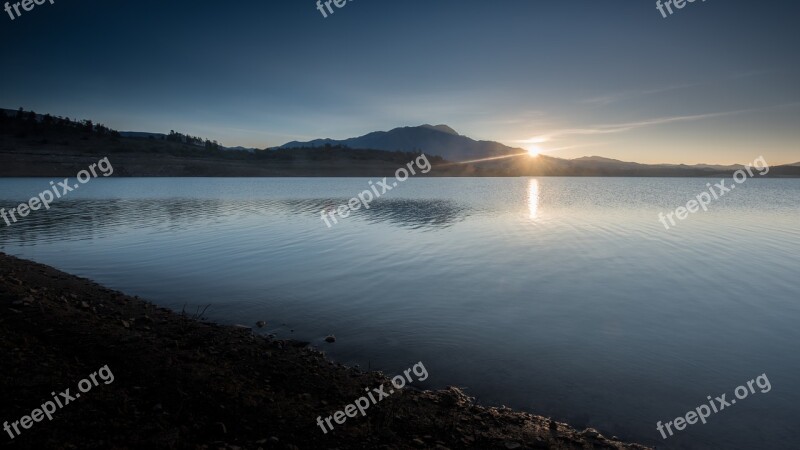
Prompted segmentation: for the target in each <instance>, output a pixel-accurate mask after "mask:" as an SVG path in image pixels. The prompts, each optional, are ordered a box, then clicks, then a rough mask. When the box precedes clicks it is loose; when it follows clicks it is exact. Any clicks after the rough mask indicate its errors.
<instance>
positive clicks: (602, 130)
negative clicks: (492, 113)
mask: <svg viewBox="0 0 800 450" xmlns="http://www.w3.org/2000/svg"><path fill="white" fill-rule="evenodd" d="M798 105H800V103H788V104H784V105H777V106H772V107H766V108H753V109H739V110H734V111H723V112H715V113H707V114H693V115H686V116H671V117H659V118H655V119H648V120H642V121H638V122H626V123H620V124H605V125H594V126H590V127H586V128H566V129H562V130H555V131H551V132H549V133H546V134H542V135H539V136H534V137H532V138H530V139H526V140H524V141H518V142H521V143H541V142H547V141H551V140H554V139H557V138H562V137H565V136H576V135H577V136H586V135H597V134H614V133H624V132H626V131H632V130H635V129H638V128H643V127H651V126H658V125H666V124H671V123H677V122H688V121H695V120H705V119H713V118H717V117H726V116H733V115H737V114H745V113H752V112H761V111H767V110H772V109H780V108H788V107H795V106H798Z"/></svg>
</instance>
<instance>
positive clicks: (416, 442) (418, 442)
mask: <svg viewBox="0 0 800 450" xmlns="http://www.w3.org/2000/svg"><path fill="white" fill-rule="evenodd" d="M411 443H412V444H414V445H416V446H417V447H425V443H424V442H422V439H420V438H414V439H412V440H411Z"/></svg>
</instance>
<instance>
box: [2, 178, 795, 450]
mask: <svg viewBox="0 0 800 450" xmlns="http://www.w3.org/2000/svg"><path fill="white" fill-rule="evenodd" d="M49 181H50V180H49V179H3V180H0V206H5V207H6V208H9V207H12V206H14V205H15V203H18V202H19V201H21V200H23V199H27V198H30V197H31V196H33V195H36V194H37V193H39V192H40V191H42V190H44V189H46V188H47V187H48V186H49V184H48V182H49ZM709 181H714V182H716V181H719V180H707V179H598V178H580V179H576V178H540V179H534V178H513V179H419V180H413V179H412V180H409V181H407V182H405V183H403V184H402V185H401V186H399V187H398V188H396V189H395V190H393V191H392V192H390V193H388V194H386V195H385V196H384V198H383V199H381V200H380V201H379V202H377V203H375V204H374V206H373V207H372V208H371V209H370V210H368V211H364V210H362V211H359V212H357V213H354V214H353V215H351V216H350V217H349V218H347V219H344V220H342V221H341V222H340V223H339V224H338V225H336V226H334V227H333V228H331V229H328V228H327V227H326V226H325V225H324V223H323V222H322V221H321V220H320V214H319V211H320V210H321V209H322V208H324V207H331V206H336V205H338V204H341V203H344V202H346V201H347V199H349V198H350V197H353V196H354V195H356V194H357V193H358V192H360V191H362V190H364V189H366V188H367V187H368V185H367V182H368V180H367V179H354V178H350V179H113V178H112V179H99V180H93V181H91V182H90V183H89V184H87V185H85V186H82V187H81V190H80V191H76V192H72V193H70V194H69V195H68V197H67V198H65V199H64V200H62V201H60V202H59V203H57V204H54V206H53V208H52V209H51V210H50V211H36V212H33V213H31V215H30V216H28V217H27V218H25V219H23V221H21V222H18V223H16V224H14V225H13V226H11V227H5V226H4V223H3V222H0V226H2V227H1V228H0V249H2V251H4V252H7V253H10V254H13V255H17V256H21V257H24V258H29V259H33V260H35V261H38V262H42V263H45V264H50V265H53V266H55V267H58V268H60V269H62V270H65V271H67V272H70V273H73V274H76V275H80V276H85V277H89V278H92V279H94V280H95V281H97V282H99V283H101V284H104V285H107V286H109V287H111V288H114V289H119V290H122V291H125V292H127V293H129V294H132V295H133V294H136V295H140V296H142V297H145V298H147V299H149V300H151V301H154V302H155V303H158V304H161V305H164V306H168V307H172V308H175V309H178V310H180V309H181V308H182V307H183V305H184V304H188V305H189V306H188V307H187V310H193V309H194V308H195V307H196V306H197V305H205V304H211V308H210V309H209V310H208V314H207V315H208V316H209V317H210V318H212V319H215V320H217V321H220V322H225V323H245V324H253V323H254V322H255V321H257V320H262V319H263V320H266V321H267V322H269V325H268V326H267V327H266V328H265V329H264V330H259V332H264V333H274V334H277V335H278V336H279V337H293V338H297V339H301V340H307V341H311V342H312V343H313V344H314V345H316V346H319V347H320V348H323V349H325V350H326V351H327V352H328V353H329V354H330V355H331V356H332V357H333V358H334V359H336V360H339V361H342V362H346V363H350V364H360V365H361V366H362V367H364V368H366V367H368V366H369V367H372V368H373V369H375V368H378V369H383V370H385V371H387V372H398V371H401V370H403V369H405V368H407V367H410V364H412V363H414V362H417V361H423V362H424V363H425V365H426V367H427V368H428V371H429V373H430V378H429V379H428V381H427V382H426V383H427V384H425V386H426V387H430V388H437V387H443V386H446V385H457V386H463V387H465V388H466V389H467V392H468V393H469V394H470V395H473V396H477V397H479V401H480V402H482V403H487V404H497V405H499V404H505V405H508V406H511V407H515V408H520V409H525V410H529V411H533V412H536V413H541V414H545V415H551V416H554V417H556V418H558V419H562V420H567V421H570V422H571V423H573V424H574V425H576V426H592V427H596V428H599V429H600V430H601V431H603V432H605V433H607V434H609V435H618V436H620V437H622V438H624V439H629V440H636V441H639V442H644V443H650V444H657V445H658V446H659V448H719V449H753V448H769V449H789V448H797V440H798V437H797V435H796V432H795V429H796V427H797V422H798V419H800V411H799V408H800V352H798V342H800V326H798V320H799V319H800V180H764V179H760V180H759V179H754V180H748V181H747V182H746V183H745V184H743V185H741V186H739V187H738V188H737V189H736V190H735V191H734V192H731V193H730V194H728V195H727V196H726V197H724V198H723V199H721V200H720V201H718V202H716V203H714V204H712V206H711V211H709V212H706V213H703V212H700V213H697V214H694V215H692V216H690V218H689V219H687V220H685V221H684V222H681V223H680V224H678V226H677V227H676V228H674V229H672V230H670V231H666V230H665V229H664V227H663V226H662V225H661V224H660V223H659V222H658V220H657V213H658V212H660V211H664V212H667V211H669V210H672V209H674V208H676V207H678V206H681V205H684V204H685V203H686V202H687V201H688V200H690V199H691V198H693V197H695V196H696V195H697V194H699V193H700V192H703V191H704V190H705V189H706V186H705V185H706V183H707V182H709ZM284 324H285V325H284ZM291 330H294V331H293V332H292V331H291ZM329 333H334V334H335V335H336V336H337V338H338V340H337V342H336V343H335V344H333V345H330V344H325V343H324V342H323V338H324V337H325V336H326V335H327V334H329ZM762 373H766V374H767V376H768V377H769V381H770V382H771V385H772V390H771V391H770V392H769V393H765V394H762V393H757V394H754V395H751V396H750V397H748V398H747V399H745V400H740V401H739V402H738V403H737V404H736V405H733V406H732V407H729V408H726V409H725V410H724V411H720V412H719V413H718V414H714V415H712V417H711V418H710V419H709V423H708V424H706V425H700V424H697V425H693V426H690V427H688V428H687V429H686V430H684V431H682V432H679V433H678V434H677V435H676V436H673V437H671V438H669V439H668V440H666V441H663V440H662V439H661V437H660V434H659V433H658V432H657V431H656V429H655V424H656V422H657V421H659V420H661V421H665V422H666V421H669V420H673V419H674V418H675V417H677V416H679V415H684V414H685V413H686V412H687V411H690V410H692V409H694V408H696V407H697V406H698V405H700V404H702V403H703V402H706V396H708V395H711V396H718V395H720V394H723V393H727V397H728V399H730V398H731V397H732V396H733V390H734V389H735V388H736V387H737V386H739V385H740V384H743V383H746V382H747V381H748V380H751V379H753V378H755V377H756V376H758V375H760V374H762ZM757 392H758V391H757Z"/></svg>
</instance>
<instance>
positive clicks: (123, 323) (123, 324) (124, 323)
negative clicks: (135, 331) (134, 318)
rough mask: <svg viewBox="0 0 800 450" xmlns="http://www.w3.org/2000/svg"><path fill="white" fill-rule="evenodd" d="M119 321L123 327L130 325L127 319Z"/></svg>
mask: <svg viewBox="0 0 800 450" xmlns="http://www.w3.org/2000/svg"><path fill="white" fill-rule="evenodd" d="M121 322H122V326H123V327H125V328H130V327H131V324H129V323H128V321H127V320H121Z"/></svg>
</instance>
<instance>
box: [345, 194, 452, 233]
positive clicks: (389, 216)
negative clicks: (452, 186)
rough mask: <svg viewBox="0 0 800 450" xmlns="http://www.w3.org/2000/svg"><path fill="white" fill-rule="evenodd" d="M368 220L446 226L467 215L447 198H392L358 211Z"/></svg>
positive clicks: (396, 223) (406, 225)
mask: <svg viewBox="0 0 800 450" xmlns="http://www.w3.org/2000/svg"><path fill="white" fill-rule="evenodd" d="M359 212H361V213H363V215H364V217H365V219H366V220H367V221H369V222H386V223H390V224H392V225H398V226H402V227H408V228H414V229H429V228H446V227H449V226H451V225H453V224H454V223H456V222H460V221H461V220H464V219H465V218H466V216H467V214H466V208H464V207H462V206H461V205H459V204H458V203H456V202H453V201H449V200H409V199H392V200H385V201H379V202H376V203H375V204H373V205H372V206H370V209H369V210H366V211H359Z"/></svg>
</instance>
